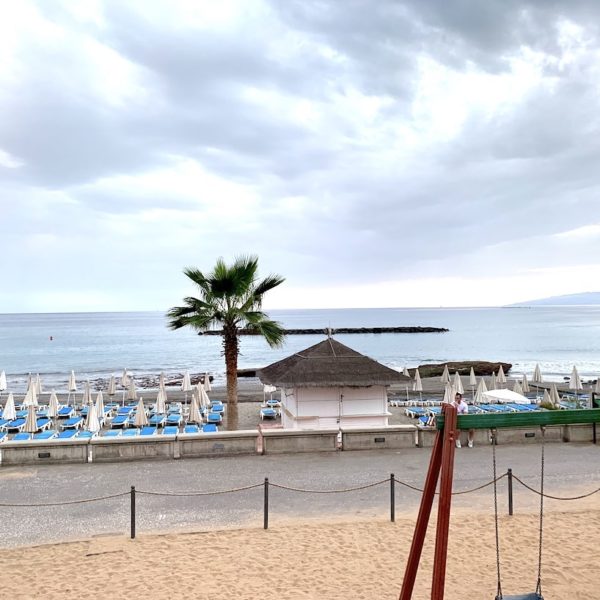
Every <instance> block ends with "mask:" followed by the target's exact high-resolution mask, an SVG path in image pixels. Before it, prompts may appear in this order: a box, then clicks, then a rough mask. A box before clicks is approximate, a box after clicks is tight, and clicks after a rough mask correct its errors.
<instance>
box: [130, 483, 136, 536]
mask: <svg viewBox="0 0 600 600" xmlns="http://www.w3.org/2000/svg"><path fill="white" fill-rule="evenodd" d="M131 539H132V540H134V539H135V485H132V486H131Z"/></svg>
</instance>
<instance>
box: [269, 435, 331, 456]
mask: <svg viewBox="0 0 600 600" xmlns="http://www.w3.org/2000/svg"><path fill="white" fill-rule="evenodd" d="M262 435H263V452H264V453H265V454H286V453H289V452H335V451H336V450H337V445H338V444H337V438H338V430H337V429H318V430H313V431H303V430H298V429H267V430H264V431H263V432H262Z"/></svg>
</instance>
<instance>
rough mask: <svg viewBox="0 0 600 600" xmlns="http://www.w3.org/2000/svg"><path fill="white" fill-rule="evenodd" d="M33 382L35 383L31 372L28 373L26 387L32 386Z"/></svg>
mask: <svg viewBox="0 0 600 600" xmlns="http://www.w3.org/2000/svg"><path fill="white" fill-rule="evenodd" d="M32 383H33V377H32V376H31V373H29V375H27V386H26V387H25V389H26V390H28V389H29V388H30V387H31V384H32Z"/></svg>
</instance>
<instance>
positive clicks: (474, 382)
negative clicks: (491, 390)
mask: <svg viewBox="0 0 600 600" xmlns="http://www.w3.org/2000/svg"><path fill="white" fill-rule="evenodd" d="M469 385H477V377H475V370H474V369H473V367H471V372H470V373H469Z"/></svg>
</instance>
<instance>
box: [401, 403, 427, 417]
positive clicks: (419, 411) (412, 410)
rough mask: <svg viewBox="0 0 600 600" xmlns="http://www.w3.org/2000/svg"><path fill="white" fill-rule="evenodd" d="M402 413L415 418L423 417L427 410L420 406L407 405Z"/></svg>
mask: <svg viewBox="0 0 600 600" xmlns="http://www.w3.org/2000/svg"><path fill="white" fill-rule="evenodd" d="M404 414H405V415H406V416H407V417H411V418H413V419H416V418H417V417H424V416H426V415H427V410H426V409H424V408H421V407H420V406H407V407H406V408H405V409H404Z"/></svg>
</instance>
